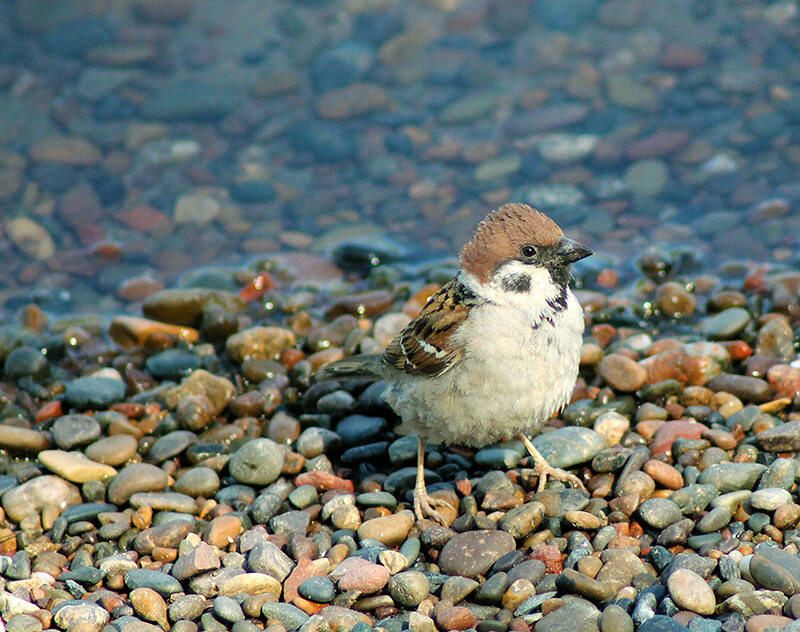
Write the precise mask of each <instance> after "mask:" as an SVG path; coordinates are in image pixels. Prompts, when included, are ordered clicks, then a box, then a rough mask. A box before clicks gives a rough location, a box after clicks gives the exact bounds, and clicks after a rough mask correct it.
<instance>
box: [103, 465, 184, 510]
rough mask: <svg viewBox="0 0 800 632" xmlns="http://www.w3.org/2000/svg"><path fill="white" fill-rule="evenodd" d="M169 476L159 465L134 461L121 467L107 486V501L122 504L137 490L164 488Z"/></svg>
mask: <svg viewBox="0 0 800 632" xmlns="http://www.w3.org/2000/svg"><path fill="white" fill-rule="evenodd" d="M168 483H169V476H168V475H167V473H166V472H165V471H164V470H162V469H161V468H160V467H156V466H155V465H151V464H150V463H134V464H132V465H128V466H127V467H125V468H123V469H122V470H121V471H120V472H119V474H117V475H116V476H115V477H114V479H113V480H112V481H111V483H110V484H109V486H108V491H107V496H108V500H109V502H111V503H113V504H115V505H124V504H125V503H126V502H127V501H128V499H129V498H130V497H131V496H132V495H133V494H135V493H137V492H152V491H160V490H162V489H164V488H165V487H166V486H167V484H168Z"/></svg>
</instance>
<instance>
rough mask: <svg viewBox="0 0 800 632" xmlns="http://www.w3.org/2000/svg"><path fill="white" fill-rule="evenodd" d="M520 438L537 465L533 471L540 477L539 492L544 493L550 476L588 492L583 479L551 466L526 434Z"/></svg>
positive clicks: (522, 434)
mask: <svg viewBox="0 0 800 632" xmlns="http://www.w3.org/2000/svg"><path fill="white" fill-rule="evenodd" d="M519 438H520V440H521V441H522V443H523V444H525V447H526V448H527V449H528V453H529V454H530V455H531V458H532V459H533V462H534V464H535V467H534V468H533V470H534V471H535V472H536V474H537V475H538V476H539V486H538V488H537V491H542V490H543V489H544V486H545V484H546V483H547V477H548V476H552V477H553V478H554V479H556V480H557V481H561V482H562V483H572V485H573V486H574V487H577V488H578V489H582V490H583V491H586V488H585V487H584V486H583V483H581V479H579V478H578V477H577V476H575V475H574V474H570V473H569V472H567V471H566V470H562V469H561V468H560V467H553V466H552V465H550V464H549V463H548V462H547V459H545V458H544V457H543V456H542V455H541V453H540V452H539V450H537V449H536V447H535V446H534V445H533V442H532V441H531V440H530V439H528V437H527V436H526V435H525V433H522V432H521V433H520V434H519Z"/></svg>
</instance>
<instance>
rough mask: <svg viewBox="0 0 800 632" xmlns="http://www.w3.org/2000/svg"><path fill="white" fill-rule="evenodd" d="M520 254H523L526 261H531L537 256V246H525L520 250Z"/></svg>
mask: <svg viewBox="0 0 800 632" xmlns="http://www.w3.org/2000/svg"><path fill="white" fill-rule="evenodd" d="M519 254H521V255H522V256H523V257H524V258H525V259H530V258H532V257H533V256H534V255H535V254H536V246H531V245H529V244H528V245H525V246H523V247H522V248H520V249H519Z"/></svg>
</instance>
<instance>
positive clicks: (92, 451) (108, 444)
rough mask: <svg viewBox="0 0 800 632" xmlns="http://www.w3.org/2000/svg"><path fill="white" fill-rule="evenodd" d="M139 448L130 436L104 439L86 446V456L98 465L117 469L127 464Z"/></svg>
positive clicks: (114, 436)
mask: <svg viewBox="0 0 800 632" xmlns="http://www.w3.org/2000/svg"><path fill="white" fill-rule="evenodd" d="M137 448H138V443H137V441H136V439H135V438H134V437H132V436H131V435H128V434H119V435H112V436H110V437H103V438H100V439H98V440H97V441H95V442H94V443H91V444H89V445H88V446H86V449H85V450H84V454H85V455H86V457H87V458H89V459H91V460H92V461H96V462H97V463H102V464H104V465H110V466H112V467H116V466H119V465H123V464H124V463H126V462H127V461H128V460H129V459H130V458H131V457H132V456H133V455H134V454H136V450H137Z"/></svg>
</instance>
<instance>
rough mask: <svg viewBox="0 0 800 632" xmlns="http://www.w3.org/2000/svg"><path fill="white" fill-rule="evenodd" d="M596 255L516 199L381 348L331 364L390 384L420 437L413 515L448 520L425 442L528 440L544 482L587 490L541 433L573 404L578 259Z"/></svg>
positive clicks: (483, 227) (326, 376)
mask: <svg viewBox="0 0 800 632" xmlns="http://www.w3.org/2000/svg"><path fill="white" fill-rule="evenodd" d="M591 254H593V252H592V251H591V250H590V249H589V248H587V247H586V246H584V245H583V244H581V243H579V242H577V241H574V240H572V239H568V238H567V237H565V236H564V233H563V231H562V230H561V228H559V226H558V225H557V224H556V223H555V222H554V221H553V220H552V219H550V218H549V217H548V216H547V215H545V214H544V213H541V212H540V211H537V210H536V209H534V208H532V207H531V206H529V205H527V204H522V203H508V204H505V205H503V206H500V207H499V208H498V209H496V210H494V211H492V212H490V213H489V214H488V215H486V216H485V218H484V219H483V220H482V221H481V222H480V223H479V224H478V226H477V228H476V229H475V232H474V234H473V236H472V238H471V239H470V240H469V241H468V242H467V243H466V244H465V245H464V246H463V248H462V249H461V252H460V256H459V264H460V266H459V270H458V272H457V274H456V275H455V276H454V277H453V278H452V279H450V280H449V281H448V282H447V283H445V284H444V285H443V286H442V287H441V289H439V290H438V291H437V292H436V293H435V294H433V295H432V296H431V297H430V298H429V300H428V302H427V303H426V305H425V306H424V307H423V308H422V310H421V311H420V313H419V314H418V315H417V316H416V317H415V318H413V319H412V320H411V321H410V322H409V323H408V325H407V326H406V327H405V328H404V329H402V331H400V332H399V333H398V334H397V336H396V337H395V338H394V339H393V340H392V341H391V342H390V343H389V345H388V346H387V347H386V349H385V350H384V351H383V352H382V353H379V354H361V355H354V356H350V357H347V358H343V359H341V360H338V361H336V362H332V363H330V364H328V365H325V366H324V367H322V368H321V369H320V370H319V371H318V372H317V376H316V378H317V380H340V381H346V380H348V379H363V378H367V377H371V378H374V379H382V380H384V381H385V383H386V388H385V390H384V399H385V401H386V403H387V404H388V405H389V406H390V407H391V408H392V409H393V410H394V412H395V413H396V414H397V415H398V416H399V417H400V419H401V420H402V424H401V426H400V429H401V430H406V431H408V432H409V433H412V432H414V433H416V434H417V441H418V444H417V477H416V485H415V487H414V496H413V497H414V512H415V515H416V517H417V518H418V519H420V520H422V519H423V518H425V517H430V518H432V519H433V520H436V521H438V522H440V523H442V524H445V521H444V518H443V516H442V514H441V512H440V511H438V509H441V508H443V507H444V501H443V500H442V499H439V498H435V497H432V496H430V495H429V494H428V492H427V488H426V486H425V466H424V458H425V441H426V440H429V441H432V442H434V443H440V444H445V445H463V446H469V447H473V448H481V447H484V446H486V445H490V444H493V443H496V442H498V441H504V440H508V439H511V438H514V437H516V438H519V439H520V440H521V441H522V443H523V444H524V445H525V447H526V449H527V450H528V452H529V453H530V456H531V458H532V460H533V463H534V468H533V469H534V472H535V473H536V474H537V475H538V477H539V482H538V489H539V490H541V489H544V486H545V484H546V481H547V478H548V477H552V478H554V479H556V480H560V481H563V482H567V483H571V484H572V485H573V486H575V487H578V488H581V489H583V484H582V483H581V481H580V479H578V477H577V476H575V475H574V474H571V473H569V472H566V471H564V470H562V469H559V468H555V467H552V466H551V465H550V464H549V463H548V462H547V460H546V459H545V458H544V457H543V456H542V455H541V454H540V453H539V451H538V450H537V449H536V447H535V446H534V445H533V443H532V442H531V440H530V438H529V435H534V434H536V433H538V432H539V430H540V429H541V428H542V426H543V425H544V423H545V421H547V420H548V419H550V418H551V416H552V415H553V414H554V413H558V412H559V411H561V410H562V409H563V408H564V407H565V406H566V405H567V404H568V403H569V401H570V399H571V397H572V391H573V388H574V385H575V381H576V379H577V376H578V368H579V363H580V350H581V346H582V344H583V330H584V318H583V310H582V308H581V306H580V303H579V302H578V300H577V298H576V297H575V295H574V294H573V292H572V290H571V289H570V287H569V284H570V281H571V279H572V273H571V264H573V263H575V262H576V261H579V260H581V259H584V258H585V257H588V256H590V255H591Z"/></svg>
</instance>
